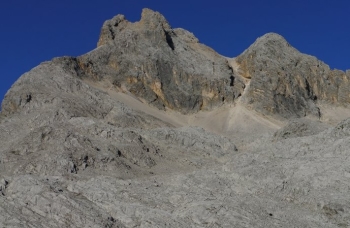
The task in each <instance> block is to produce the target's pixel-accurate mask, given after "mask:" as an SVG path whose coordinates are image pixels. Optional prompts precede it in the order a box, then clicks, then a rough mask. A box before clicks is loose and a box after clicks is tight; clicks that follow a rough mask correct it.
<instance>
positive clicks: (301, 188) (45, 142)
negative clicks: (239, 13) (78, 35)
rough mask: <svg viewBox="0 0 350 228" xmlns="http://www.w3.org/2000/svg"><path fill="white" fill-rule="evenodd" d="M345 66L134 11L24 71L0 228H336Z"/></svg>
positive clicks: (4, 128)
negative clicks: (132, 18) (69, 52)
mask: <svg viewBox="0 0 350 228" xmlns="http://www.w3.org/2000/svg"><path fill="white" fill-rule="evenodd" d="M349 77H350V73H349V71H347V72H342V71H338V70H331V69H330V68H329V67H328V66H327V65H326V64H325V63H323V62H321V61H319V60H317V59H316V58H315V57H312V56H309V55H305V54H302V53H300V52H299V51H297V50H296V49H295V48H293V47H292V46H291V45H290V44H289V43H288V42H287V41H286V40H285V39H284V38H283V37H281V36H280V35H278V34H274V33H269V34H266V35H264V36H262V37H260V38H258V39H257V40H256V42H255V43H254V44H252V45H251V46H250V47H249V48H248V49H247V50H245V51H244V52H243V53H242V54H241V55H239V56H237V57H235V58H227V57H224V56H221V55H220V54H218V53H216V52H215V51H214V50H213V49H211V48H209V47H207V46H205V45H203V44H201V43H200V42H199V40H198V39H197V38H196V37H195V36H194V35H193V34H192V33H191V32H189V31H186V30H184V29H180V28H177V29H173V28H172V27H171V26H170V25H169V23H168V22H167V20H166V19H165V18H164V17H163V16H162V15H161V14H160V13H158V12H154V11H152V10H150V9H144V10H143V12H142V15H141V19H140V21H138V22H135V23H131V22H129V21H127V19H126V18H125V16H123V15H117V16H115V17H113V18H112V19H111V20H108V21H106V22H105V23H104V24H103V26H102V29H101V34H100V38H99V40H98V43H97V48H96V49H94V50H92V51H91V52H89V53H86V54H84V55H82V56H79V57H59V58H55V59H53V60H52V61H48V62H44V63H42V64H40V65H39V66H37V67H35V68H34V69H32V70H31V71H29V72H27V73H25V74H24V75H22V76H21V77H20V78H19V79H18V80H17V82H16V83H15V84H14V85H13V86H12V87H11V89H10V90H9V91H8V93H7V94H6V96H5V98H4V100H3V102H2V112H1V113H0V142H1V149H0V202H1V203H0V211H1V213H0V224H1V226H4V227H281V226H282V227H347V226H350V224H349V221H350V207H349V205H350V202H349V197H348V195H349V193H350V192H349V189H350V185H349V177H350V169H349V166H348V164H347V162H346V161H347V160H348V158H349V157H350V156H349V155H350V154H349V150H348V148H349V142H350V141H349V139H350V124H349V121H350V119H347V118H349V117H350V112H349V109H348V103H349V101H350V100H349V97H350V90H349V88H350V87H349V84H348V83H349Z"/></svg>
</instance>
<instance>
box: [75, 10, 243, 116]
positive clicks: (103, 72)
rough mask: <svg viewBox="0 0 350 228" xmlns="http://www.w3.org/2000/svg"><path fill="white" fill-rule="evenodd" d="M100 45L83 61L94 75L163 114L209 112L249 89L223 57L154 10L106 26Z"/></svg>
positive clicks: (81, 59)
mask: <svg viewBox="0 0 350 228" xmlns="http://www.w3.org/2000/svg"><path fill="white" fill-rule="evenodd" d="M98 46H99V48H97V49H96V50H94V51H92V52H91V53H88V54H87V55H85V56H83V57H82V58H80V59H79V61H80V63H81V64H82V65H84V66H89V68H91V73H90V74H89V76H90V77H92V78H93V77H97V78H98V80H101V79H102V78H108V79H109V80H110V81H111V83H113V84H114V85H115V86H117V87H120V88H123V89H126V90H127V91H130V92H131V93H133V94H134V95H136V96H138V97H142V98H143V99H144V100H145V101H146V102H148V103H151V104H152V105H154V106H156V107H157V108H159V109H164V108H165V107H167V108H170V109H174V110H178V111H180V112H182V113H191V112H197V111H199V110H208V109H211V108H213V107H216V106H219V105H221V104H223V103H225V102H232V101H234V100H235V99H236V98H238V97H239V96H240V94H242V92H243V89H244V83H243V82H242V81H240V80H239V79H238V78H236V77H235V75H234V74H233V71H232V68H231V67H230V65H229V64H228V61H227V60H226V59H225V58H224V57H222V56H220V55H219V54H217V53H216V52H215V51H214V50H212V49H210V48H209V47H207V46H205V45H203V44H200V43H199V42H198V39H197V38H196V37H195V36H194V35H193V34H192V33H190V32H188V31H186V30H184V29H172V28H171V26H170V25H169V23H168V22H167V20H166V19H165V18H164V17H163V16H162V15H161V14H159V13H158V12H154V11H151V10H149V9H145V10H143V12H142V17H141V20H140V21H139V22H135V23H130V22H128V21H127V20H126V19H125V17H124V16H122V15H118V16H116V17H114V18H113V19H111V20H109V21H106V22H105V23H104V25H103V28H102V31H101V36H100V40H99V42H98ZM101 65H102V67H100V66H101ZM95 66H96V67H95ZM97 75H98V76H97Z"/></svg>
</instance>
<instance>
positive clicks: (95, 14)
mask: <svg viewBox="0 0 350 228" xmlns="http://www.w3.org/2000/svg"><path fill="white" fill-rule="evenodd" d="M145 7H147V8H151V9H153V10H156V11H159V12H160V13H162V14H163V15H164V16H165V17H166V18H167V19H168V21H169V22H170V24H171V25H172V27H174V28H176V27H182V28H184V29H187V30H189V31H191V32H193V33H194V34H195V35H196V36H197V38H199V40H200V42H201V43H204V44H206V45H208V46H210V47H212V48H213V49H215V50H216V51H217V52H219V53H220V54H222V55H224V56H228V57H234V56H237V55H239V54H240V53H241V52H243V51H244V50H245V49H246V48H248V47H249V45H251V44H252V43H253V42H254V41H255V40H256V38H258V37H259V36H262V35H263V34H265V33H267V32H276V33H279V34H280V35H282V36H284V37H285V38H286V39H287V41H288V42H289V43H290V44H291V45H292V46H294V47H295V48H297V49H298V50H299V51H301V52H303V53H307V54H310V55H314V56H316V57H317V58H319V59H320V60H322V61H324V62H326V63H327V64H329V65H330V67H331V68H337V69H341V70H346V69H350V61H349V58H348V56H349V51H350V17H349V15H350V1H349V0H337V1H331V0H327V1H326V0H318V1H315V0H303V1H301V0H294V1H283V0H264V1H262V0H239V1H236V0H214V1H206V0H200V1H199V0H195V1H191V0H177V1H160V0H124V1H121V0H114V1H113V0H99V1H97V0H85V1H82V0H60V1H58V0H49V1H48V0H45V1H44V0H34V1H28V0H11V1H1V3H0V44H1V48H0V51H1V52H0V53H1V55H0V67H1V68H0V69H1V82H0V100H2V98H3V96H4V95H5V93H6V91H7V90H8V89H9V88H10V86H11V85H12V84H13V83H14V82H15V81H16V80H17V79H18V78H19V77H20V76H21V75H22V74H23V73H25V72H27V71H29V70H30V69H31V68H33V67H35V66H37V65H39V64H40V63H41V62H43V61H47V60H51V59H52V58H54V57H58V56H64V55H69V56H79V55H82V54H84V53H86V52H88V51H90V50H92V49H94V48H95V47H96V43H97V40H98V37H99V33H100V29H101V27H102V24H103V22H104V21H105V20H107V19H110V18H112V17H113V16H115V15H116V14H124V15H125V16H126V18H127V19H128V20H129V21H137V20H139V19H140V15H141V10H142V8H145Z"/></svg>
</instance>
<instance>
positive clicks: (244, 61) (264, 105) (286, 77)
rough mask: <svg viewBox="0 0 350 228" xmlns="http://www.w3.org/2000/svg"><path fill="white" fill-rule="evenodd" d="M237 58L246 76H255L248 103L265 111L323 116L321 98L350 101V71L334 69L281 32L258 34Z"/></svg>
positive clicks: (269, 112)
mask: <svg viewBox="0 0 350 228" xmlns="http://www.w3.org/2000/svg"><path fill="white" fill-rule="evenodd" d="M236 61H237V63H238V65H239V69H240V72H241V74H242V76H244V77H245V78H248V79H250V80H251V81H250V84H249V87H248V88H247V91H246V93H245V97H244V98H243V100H244V103H245V104H246V105H247V106H249V107H250V108H251V109H253V110H256V111H259V112H261V113H263V114H266V115H275V116H280V117H283V118H293V117H303V116H306V115H313V116H316V117H319V116H320V115H321V113H320V111H319V108H318V107H317V101H324V102H327V103H331V104H338V105H348V104H349V102H350V96H349V95H350V89H349V88H350V84H349V80H350V74H349V72H347V73H345V72H343V71H340V70H330V68H329V66H328V65H326V64H325V63H323V62H321V61H320V60H317V59H316V58H315V57H313V56H309V55H305V54H302V53H300V52H299V51H298V50H296V49H295V48H293V47H292V46H291V45H290V44H289V43H288V42H287V41H286V40H285V39H284V38H283V37H281V36H280V35H278V34H274V33H269V34H266V35H264V36H262V37H260V38H258V39H257V40H256V42H255V43H254V44H252V45H251V46H250V47H249V48H248V49H247V50H246V51H244V52H243V53H242V54H241V55H240V56H238V57H237V58H236Z"/></svg>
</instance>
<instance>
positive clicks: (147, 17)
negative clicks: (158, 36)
mask: <svg viewBox="0 0 350 228" xmlns="http://www.w3.org/2000/svg"><path fill="white" fill-rule="evenodd" d="M140 23H141V24H143V25H144V26H146V27H148V28H149V29H155V28H156V27H158V26H161V27H162V28H163V29H165V30H170V29H171V26H170V25H169V23H168V21H167V20H166V19H165V17H164V16H163V15H162V14H160V13H159V12H157V11H153V10H151V9H147V8H145V9H143V10H142V14H141V20H140Z"/></svg>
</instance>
